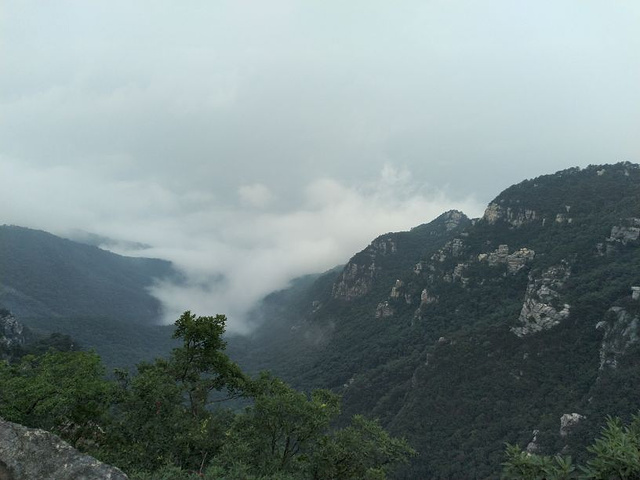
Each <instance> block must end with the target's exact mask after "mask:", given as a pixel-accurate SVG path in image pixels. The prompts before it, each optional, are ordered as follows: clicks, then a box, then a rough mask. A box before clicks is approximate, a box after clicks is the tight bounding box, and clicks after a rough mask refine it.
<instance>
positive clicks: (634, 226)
mask: <svg viewBox="0 0 640 480" xmlns="http://www.w3.org/2000/svg"><path fill="white" fill-rule="evenodd" d="M638 239H640V218H628V219H627V220H626V221H625V222H624V224H623V225H616V226H614V227H612V228H611V234H610V235H609V238H607V242H609V243H621V244H622V245H627V244H628V243H629V242H635V241H637V240H638Z"/></svg>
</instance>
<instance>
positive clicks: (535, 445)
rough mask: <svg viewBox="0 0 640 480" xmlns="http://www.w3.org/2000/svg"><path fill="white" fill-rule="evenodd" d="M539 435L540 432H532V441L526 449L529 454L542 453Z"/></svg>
mask: <svg viewBox="0 0 640 480" xmlns="http://www.w3.org/2000/svg"><path fill="white" fill-rule="evenodd" d="M539 433H540V430H534V431H533V432H532V435H533V438H532V439H531V441H530V442H529V444H528V445H527V448H526V449H525V451H526V452H527V453H530V454H534V453H538V452H539V451H540V445H538V434H539Z"/></svg>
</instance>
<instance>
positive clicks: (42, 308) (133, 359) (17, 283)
mask: <svg viewBox="0 0 640 480" xmlns="http://www.w3.org/2000/svg"><path fill="white" fill-rule="evenodd" d="M163 278H164V279H166V278H171V279H173V280H177V281H179V278H178V275H177V273H176V272H175V271H174V270H173V268H172V266H171V264H170V263H169V262H166V261H163V260H157V259H149V258H133V257H124V256H121V255H116V254H114V253H111V252H108V251H105V250H101V249H99V248H97V247H95V246H90V245H86V244H83V243H78V242H73V241H70V240H66V239H63V238H60V237H57V236H55V235H51V234H49V233H46V232H42V231H38V230H31V229H27V228H21V227H15V226H6V225H5V226H0V305H2V306H3V308H5V307H6V309H8V310H11V312H13V313H14V314H15V315H16V317H17V318H19V319H20V322H21V323H23V324H25V325H26V326H27V327H30V328H31V329H32V330H33V331H34V332H36V333H37V334H39V335H47V334H52V333H54V332H57V333H61V334H65V335H69V336H71V337H72V338H73V340H74V341H75V342H78V343H79V344H80V346H82V347H83V348H94V349H96V350H97V352H98V353H99V354H100V355H101V357H102V358H103V361H104V362H105V364H107V365H108V366H109V367H116V366H117V367H131V366H133V365H135V364H136V363H138V362H140V361H141V360H144V359H151V358H153V357H155V356H158V355H163V354H165V353H166V352H168V351H169V350H170V348H171V346H172V345H173V342H172V340H171V332H172V329H171V328H167V327H162V326H158V325H156V322H157V320H158V319H159V318H160V313H161V312H160V309H161V305H160V302H159V301H158V299H156V298H155V297H153V296H151V295H150V294H149V292H148V290H147V289H148V287H149V286H151V285H152V284H153V283H154V282H155V281H157V280H159V279H163Z"/></svg>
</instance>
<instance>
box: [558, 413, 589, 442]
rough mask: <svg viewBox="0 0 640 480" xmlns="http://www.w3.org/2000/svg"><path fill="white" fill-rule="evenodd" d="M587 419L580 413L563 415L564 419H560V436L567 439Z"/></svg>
mask: <svg viewBox="0 0 640 480" xmlns="http://www.w3.org/2000/svg"><path fill="white" fill-rule="evenodd" d="M585 418H587V417H585V416H584V415H580V414H579V413H565V414H564V415H562V417H560V436H561V437H566V436H567V435H568V434H569V433H571V430H572V429H573V428H574V427H575V426H576V425H578V423H580V422H581V421H582V420H584V419H585Z"/></svg>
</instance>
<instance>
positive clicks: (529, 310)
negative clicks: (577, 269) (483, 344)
mask: <svg viewBox="0 0 640 480" xmlns="http://www.w3.org/2000/svg"><path fill="white" fill-rule="evenodd" d="M569 275H570V269H569V267H568V265H566V264H565V263H562V264H560V265H555V266H553V267H549V268H548V269H546V270H545V271H544V272H542V274H541V275H540V277H538V278H536V277H534V276H533V275H531V274H530V275H529V285H528V286H527V291H526V293H525V296H524V303H523V305H522V310H521V311H520V317H519V318H518V325H517V326H515V327H512V328H511V331H512V332H513V333H515V334H516V335H517V336H518V337H524V336H526V335H530V334H532V333H536V332H540V331H542V330H548V329H550V328H552V327H554V326H556V325H558V324H559V323H560V322H562V321H563V320H564V319H565V318H567V317H568V316H569V308H570V306H569V305H568V304H566V303H562V302H561V300H560V293H558V290H560V289H562V287H563V286H564V282H565V281H566V280H567V279H568V278H569Z"/></svg>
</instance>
